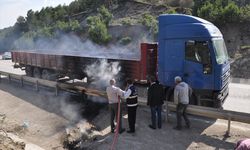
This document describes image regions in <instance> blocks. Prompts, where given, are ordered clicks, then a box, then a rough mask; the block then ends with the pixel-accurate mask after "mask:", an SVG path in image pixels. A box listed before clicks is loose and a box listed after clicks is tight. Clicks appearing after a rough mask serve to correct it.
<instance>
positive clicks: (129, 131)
mask: <svg viewBox="0 0 250 150" xmlns="http://www.w3.org/2000/svg"><path fill="white" fill-rule="evenodd" d="M127 133H135V131H131V130H128V131H127Z"/></svg>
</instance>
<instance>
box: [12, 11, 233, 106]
mask: <svg viewBox="0 0 250 150" xmlns="http://www.w3.org/2000/svg"><path fill="white" fill-rule="evenodd" d="M100 59H106V60H107V61H108V62H119V63H120V66H121V71H120V72H121V73H122V75H123V76H125V77H129V78H133V79H134V80H135V81H138V82H142V81H146V80H147V79H148V77H150V76H156V77H157V78H158V80H159V81H160V83H161V84H163V85H164V86H165V88H166V93H167V94H166V95H167V96H166V97H167V100H172V99H173V89H174V86H175V83H174V77H175V76H180V77H182V79H183V81H185V82H187V83H188V84H189V85H190V87H191V88H192V89H193V94H192V96H191V98H190V103H191V104H195V105H202V106H210V107H216V108H220V107H222V104H223V102H224V101H225V99H226V97H227V96H228V91H229V90H228V84H229V78H230V62H229V57H228V53H227V49H226V46H225V43H224V40H223V35H222V34H221V32H220V30H219V29H218V28H217V27H216V26H215V25H213V24H212V23H210V22H208V21H206V20H204V19H201V18H198V17H194V16H190V15H183V14H172V15H170V14H163V15H160V16H159V35H158V43H141V50H140V57H139V58H137V59H130V58H125V59H124V58H119V57H118V58H107V57H105V58H100V57H98V58H97V57H89V56H70V55H58V54H45V53H41V52H25V51H12V61H13V62H15V64H17V66H18V67H20V68H22V69H24V70H25V71H26V74H27V75H28V76H34V77H38V78H44V79H49V77H51V75H55V76H56V77H58V76H63V75H68V76H70V77H72V78H83V77H86V76H87V75H86V73H85V72H84V68H86V67H87V66H88V65H90V64H92V63H94V62H96V61H98V60H100Z"/></svg>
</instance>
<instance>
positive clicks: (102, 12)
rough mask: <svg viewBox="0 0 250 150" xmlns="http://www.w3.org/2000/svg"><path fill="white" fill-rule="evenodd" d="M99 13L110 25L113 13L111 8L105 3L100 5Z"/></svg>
mask: <svg viewBox="0 0 250 150" xmlns="http://www.w3.org/2000/svg"><path fill="white" fill-rule="evenodd" d="M99 15H100V18H101V20H102V21H103V22H104V23H105V24H106V25H107V26H108V25H109V22H110V21H111V19H112V17H113V15H112V14H111V13H110V12H109V10H108V9H107V8H106V7H105V6H104V5H102V6H101V7H100V9H99Z"/></svg>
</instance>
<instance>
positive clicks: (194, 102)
mask: <svg viewBox="0 0 250 150" xmlns="http://www.w3.org/2000/svg"><path fill="white" fill-rule="evenodd" d="M197 99H198V98H197V96H196V95H195V94H194V93H192V95H191V96H190V97H189V104H190V105H198V100H197Z"/></svg>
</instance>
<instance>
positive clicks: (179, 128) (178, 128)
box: [173, 127, 181, 130]
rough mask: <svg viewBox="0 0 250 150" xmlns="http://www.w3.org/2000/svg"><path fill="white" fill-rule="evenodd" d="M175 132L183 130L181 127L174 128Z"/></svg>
mask: <svg viewBox="0 0 250 150" xmlns="http://www.w3.org/2000/svg"><path fill="white" fill-rule="evenodd" d="M173 129H174V130H181V127H174V128H173Z"/></svg>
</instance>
